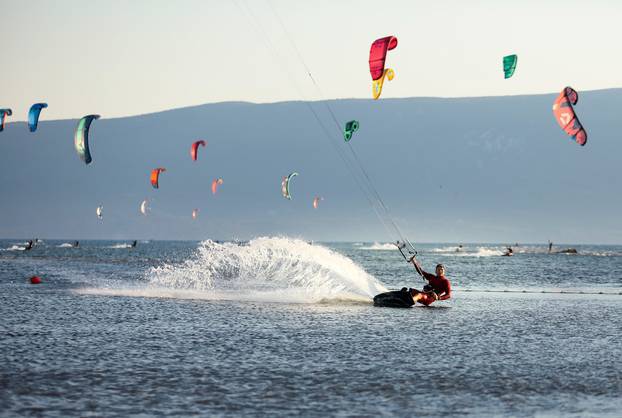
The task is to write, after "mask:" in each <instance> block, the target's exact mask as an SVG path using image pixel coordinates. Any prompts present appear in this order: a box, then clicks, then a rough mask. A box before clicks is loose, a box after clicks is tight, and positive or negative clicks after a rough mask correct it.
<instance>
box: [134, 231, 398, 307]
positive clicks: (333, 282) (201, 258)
mask: <svg viewBox="0 0 622 418" xmlns="http://www.w3.org/2000/svg"><path fill="white" fill-rule="evenodd" d="M147 279H149V281H150V289H147V292H148V293H150V294H151V295H153V296H158V295H160V296H165V295H166V296H167V297H191V298H195V297H200V298H208V299H220V300H243V301H248V300H255V301H270V302H295V303H317V302H321V301H327V300H362V301H363V300H364V301H369V300H370V299H371V298H372V297H373V296H374V295H376V294H378V293H381V292H385V291H386V290H387V289H386V287H385V286H384V285H382V284H381V283H380V282H379V281H378V280H376V279H375V278H374V277H373V276H371V275H369V274H368V273H366V272H365V271H364V270H363V269H362V268H361V267H359V266H358V265H357V264H355V263H354V262H353V261H352V260H350V259H349V258H347V257H345V256H343V255H341V254H338V253H336V252H334V251H332V250H330V249H328V248H326V247H323V246H320V245H309V244H308V243H306V242H305V241H302V240H299V239H291V238H274V237H270V238H257V239H254V240H252V241H250V242H249V243H248V245H238V244H236V243H224V244H219V243H215V242H212V241H204V242H202V243H200V244H199V247H198V249H197V251H196V254H195V255H194V256H193V257H192V258H190V259H188V260H186V261H185V262H183V263H181V264H164V265H162V266H159V267H155V268H152V269H150V271H149V272H148V273H147ZM145 296H148V295H146V294H145Z"/></svg>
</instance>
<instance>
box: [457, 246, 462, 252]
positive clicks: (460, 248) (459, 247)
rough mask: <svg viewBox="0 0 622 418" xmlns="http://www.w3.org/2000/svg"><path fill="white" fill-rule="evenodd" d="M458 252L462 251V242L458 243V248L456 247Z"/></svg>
mask: <svg viewBox="0 0 622 418" xmlns="http://www.w3.org/2000/svg"><path fill="white" fill-rule="evenodd" d="M456 252H457V253H459V252H462V244H460V245H458V248H456Z"/></svg>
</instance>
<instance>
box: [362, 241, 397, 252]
mask: <svg viewBox="0 0 622 418" xmlns="http://www.w3.org/2000/svg"><path fill="white" fill-rule="evenodd" d="M396 248H397V247H396V246H395V245H394V244H390V243H380V242H374V243H373V244H372V245H370V246H369V247H361V249H362V250H376V251H389V250H395V249H396Z"/></svg>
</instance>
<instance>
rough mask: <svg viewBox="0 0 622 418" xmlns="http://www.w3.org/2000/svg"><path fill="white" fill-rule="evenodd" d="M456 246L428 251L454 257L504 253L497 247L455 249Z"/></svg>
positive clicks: (494, 255) (490, 255) (491, 255)
mask: <svg viewBox="0 0 622 418" xmlns="http://www.w3.org/2000/svg"><path fill="white" fill-rule="evenodd" d="M457 248H458V247H457V246H455V245H454V246H450V247H441V248H433V249H431V250H430V252H433V253H437V254H440V255H450V256H456V257H497V256H500V255H502V254H503V253H504V251H502V250H501V249H499V247H475V248H473V247H462V248H461V249H460V251H456V249H457Z"/></svg>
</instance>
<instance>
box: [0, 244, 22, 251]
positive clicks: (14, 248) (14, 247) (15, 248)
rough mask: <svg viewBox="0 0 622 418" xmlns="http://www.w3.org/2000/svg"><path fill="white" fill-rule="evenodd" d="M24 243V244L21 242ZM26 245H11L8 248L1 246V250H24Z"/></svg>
mask: <svg viewBox="0 0 622 418" xmlns="http://www.w3.org/2000/svg"><path fill="white" fill-rule="evenodd" d="M22 245H26V244H22ZM25 249H26V247H20V246H19V245H11V246H10V247H8V248H3V249H2V251H24V250H25Z"/></svg>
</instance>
